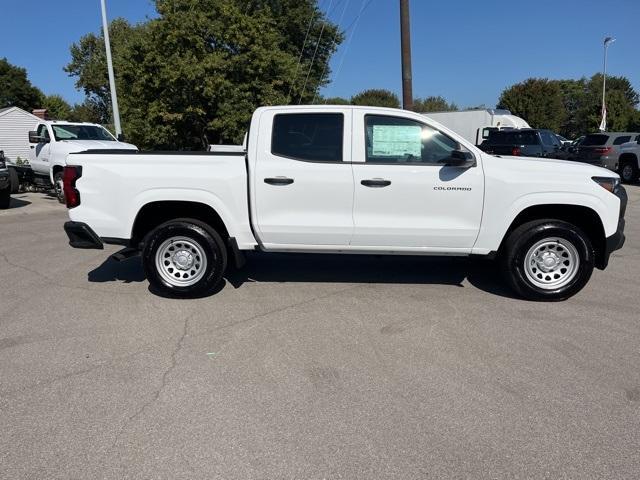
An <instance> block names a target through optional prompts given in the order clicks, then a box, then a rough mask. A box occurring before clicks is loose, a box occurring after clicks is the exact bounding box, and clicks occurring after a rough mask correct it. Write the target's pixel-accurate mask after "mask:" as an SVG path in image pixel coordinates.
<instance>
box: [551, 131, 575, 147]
mask: <svg viewBox="0 0 640 480" xmlns="http://www.w3.org/2000/svg"><path fill="white" fill-rule="evenodd" d="M555 135H556V137H558V140H560V143H561V144H562V146H568V145H571V144H572V143H573V141H572V140H568V139H566V138H564V137H563V136H562V135H558V134H557V133H556V134H555Z"/></svg>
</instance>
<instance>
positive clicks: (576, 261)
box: [524, 237, 580, 290]
mask: <svg viewBox="0 0 640 480" xmlns="http://www.w3.org/2000/svg"><path fill="white" fill-rule="evenodd" d="M524 258H525V260H524V267H525V268H524V270H525V274H526V276H527V279H528V280H529V281H530V282H531V283H532V284H533V285H535V286H536V287H538V288H541V289H543V290H555V289H558V288H562V287H564V286H566V285H568V284H569V283H570V282H571V281H572V280H573V279H574V278H575V277H576V275H577V274H578V269H579V267H580V255H579V254H578V250H577V249H576V247H575V245H573V243H571V242H570V241H568V240H566V239H564V238H559V237H551V238H544V239H542V240H540V241H538V242H536V243H535V244H533V245H532V246H531V248H530V249H529V250H528V251H527V254H526V255H525V257H524Z"/></svg>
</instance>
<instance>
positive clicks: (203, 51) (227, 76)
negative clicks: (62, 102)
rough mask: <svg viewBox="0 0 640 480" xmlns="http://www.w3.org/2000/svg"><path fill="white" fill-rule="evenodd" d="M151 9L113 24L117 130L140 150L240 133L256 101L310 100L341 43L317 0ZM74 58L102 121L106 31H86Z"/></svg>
mask: <svg viewBox="0 0 640 480" xmlns="http://www.w3.org/2000/svg"><path fill="white" fill-rule="evenodd" d="M156 8H157V10H158V14H159V16H158V18H155V19H152V20H149V21H148V22H146V23H143V24H140V25H135V26H132V25H130V24H129V23H127V22H126V21H125V20H122V19H118V20H114V21H113V22H112V23H111V25H110V29H109V32H110V34H111V44H112V54H113V61H114V70H115V73H116V84H117V88H118V100H119V104H120V107H121V114H122V123H123V129H124V130H125V132H126V133H127V136H128V137H129V138H130V139H131V141H133V142H134V143H136V144H137V145H138V146H140V147H141V148H169V149H202V148H204V147H206V145H207V144H209V143H218V142H221V141H236V142H237V141H239V140H241V138H242V136H243V134H244V131H245V130H246V125H247V122H248V121H249V119H250V116H251V113H252V112H253V110H254V109H255V108H257V107H258V106H261V105H274V104H288V103H296V104H297V103H310V102H312V101H313V98H314V97H315V96H316V94H317V92H318V90H319V88H320V87H321V86H323V85H325V84H326V83H327V81H328V78H329V74H330V70H329V68H328V62H329V59H330V57H331V55H332V54H333V53H334V51H335V49H336V46H337V45H338V44H339V43H340V42H341V41H342V33H341V32H339V31H338V27H337V26H336V25H334V24H332V23H331V22H329V21H328V19H327V18H326V17H325V16H324V14H323V13H322V12H321V11H320V9H319V8H318V5H317V0H251V1H246V0H156ZM312 16H313V19H314V21H313V22H312V27H311V29H310V31H309V37H308V39H307V43H306V44H305V47H304V50H303V51H302V52H301V48H302V46H303V43H304V39H305V35H306V33H307V28H308V26H309V19H310V18H311V17H312ZM334 40H335V41H334ZM71 56H72V60H71V63H70V64H69V65H68V66H67V67H66V70H67V71H68V72H69V73H70V74H71V75H72V76H74V77H76V86H77V87H78V88H82V89H84V91H85V93H86V94H87V96H88V97H89V99H90V100H91V101H92V102H93V103H94V104H95V106H96V107H97V108H98V109H99V110H100V111H101V114H102V115H103V116H104V117H106V118H108V117H109V111H110V95H109V86H108V79H107V73H106V72H107V69H106V59H105V55H104V44H103V41H102V36H101V35H100V36H98V35H93V34H89V35H86V36H84V37H82V39H81V40H80V42H79V43H78V44H75V45H73V46H72V48H71Z"/></svg>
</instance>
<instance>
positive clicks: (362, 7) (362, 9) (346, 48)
mask: <svg viewBox="0 0 640 480" xmlns="http://www.w3.org/2000/svg"><path fill="white" fill-rule="evenodd" d="M372 2H373V0H362V4H361V5H360V11H359V12H358V15H356V18H354V19H353V21H352V22H351V23H350V24H349V25H348V26H347V28H345V29H344V32H345V33H347V32H348V31H349V29H350V28H351V27H353V31H352V32H351V35H350V36H349V38H348V40H347V43H346V45H345V46H344V52H342V57H341V58H340V63H339V64H338V69H337V70H336V74H335V75H334V76H333V82H334V83H335V81H336V79H337V78H338V76H339V75H340V71H341V70H342V65H343V64H344V59H345V57H346V56H347V52H348V51H349V47H350V46H351V42H352V40H353V37H354V36H355V34H356V30H357V28H358V23H359V22H360V18H361V17H362V14H363V13H364V12H365V10H366V9H367V7H368V6H369V5H371V3H372ZM325 102H326V101H325Z"/></svg>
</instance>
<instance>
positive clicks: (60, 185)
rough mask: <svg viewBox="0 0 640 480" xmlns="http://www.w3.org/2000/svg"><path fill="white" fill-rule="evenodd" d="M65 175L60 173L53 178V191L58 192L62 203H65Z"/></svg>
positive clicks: (57, 194) (57, 195)
mask: <svg viewBox="0 0 640 480" xmlns="http://www.w3.org/2000/svg"><path fill="white" fill-rule="evenodd" d="M62 179H63V173H62V172H58V173H56V174H55V175H54V176H53V189H54V191H55V192H56V197H57V198H58V201H59V202H60V203H65V198H64V182H63V180H62Z"/></svg>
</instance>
